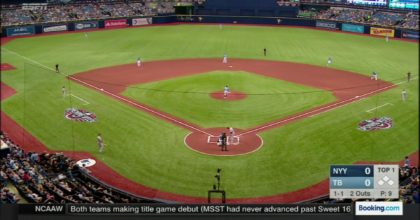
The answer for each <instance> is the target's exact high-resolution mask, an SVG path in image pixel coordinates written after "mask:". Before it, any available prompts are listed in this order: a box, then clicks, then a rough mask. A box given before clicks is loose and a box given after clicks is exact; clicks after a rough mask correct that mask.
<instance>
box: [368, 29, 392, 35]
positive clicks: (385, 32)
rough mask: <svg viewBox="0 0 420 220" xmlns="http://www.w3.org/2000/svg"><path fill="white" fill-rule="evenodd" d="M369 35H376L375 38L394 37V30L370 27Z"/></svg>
mask: <svg viewBox="0 0 420 220" xmlns="http://www.w3.org/2000/svg"><path fill="white" fill-rule="evenodd" d="M370 34H371V35H376V36H384V37H386V36H388V37H394V35H395V31H394V29H389V28H377V27H370Z"/></svg>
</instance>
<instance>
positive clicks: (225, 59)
mask: <svg viewBox="0 0 420 220" xmlns="http://www.w3.org/2000/svg"><path fill="white" fill-rule="evenodd" d="M227 62H228V61H227V55H226V54H225V55H224V56H223V63H227Z"/></svg>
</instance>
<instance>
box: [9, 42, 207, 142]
mask: <svg viewBox="0 0 420 220" xmlns="http://www.w3.org/2000/svg"><path fill="white" fill-rule="evenodd" d="M2 49H4V50H6V51H8V52H10V53H12V54H15V55H16V56H19V57H21V58H23V59H25V60H28V61H30V62H32V63H34V64H38V65H39V66H42V67H45V68H47V69H49V70H52V71H55V70H54V69H52V68H50V67H48V66H45V65H44V64H41V63H39V62H37V61H35V60H33V59H30V58H28V57H25V56H23V55H20V54H18V53H16V52H13V51H11V50H9V49H6V48H2ZM60 74H63V73H60ZM63 75H64V76H66V75H65V74H63ZM67 77H68V78H70V79H72V80H74V81H78V82H80V83H82V84H85V85H87V86H89V87H91V88H94V89H96V90H99V91H101V92H103V93H106V94H108V95H110V96H112V97H115V98H117V99H119V100H122V101H125V102H128V103H130V104H132V105H134V106H136V107H139V108H142V109H144V110H146V111H148V112H151V113H153V114H156V115H159V116H160V117H162V118H166V119H168V120H170V121H172V122H175V123H177V124H180V125H183V126H184V127H188V128H190V129H192V130H195V131H198V132H200V133H203V134H207V135H209V136H210V135H212V134H210V133H208V132H205V131H202V130H200V129H198V128H196V127H193V126H191V125H189V124H186V123H184V122H182V121H178V120H177V119H175V118H171V117H169V116H167V115H164V114H162V113H160V112H157V111H154V110H152V109H150V108H147V107H145V106H143V105H139V104H138V103H136V102H133V101H130V100H128V99H126V98H123V97H121V96H118V95H115V94H114V93H111V92H108V91H106V90H104V89H102V88H98V87H96V86H94V85H92V84H90V83H87V82H84V81H82V80H80V79H77V78H74V77H73V76H67Z"/></svg>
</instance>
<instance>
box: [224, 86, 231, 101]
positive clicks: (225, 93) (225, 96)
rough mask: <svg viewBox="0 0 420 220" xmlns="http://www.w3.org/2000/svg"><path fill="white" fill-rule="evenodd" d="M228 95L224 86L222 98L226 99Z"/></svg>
mask: <svg viewBox="0 0 420 220" xmlns="http://www.w3.org/2000/svg"><path fill="white" fill-rule="evenodd" d="M229 93H230V89H229V86H228V85H226V86H225V88H223V98H224V99H225V98H227V96H228V94H229Z"/></svg>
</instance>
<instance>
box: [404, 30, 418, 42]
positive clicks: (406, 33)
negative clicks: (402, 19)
mask: <svg viewBox="0 0 420 220" xmlns="http://www.w3.org/2000/svg"><path fill="white" fill-rule="evenodd" d="M401 37H402V38H409V39H415V40H418V39H419V32H418V31H402V33H401Z"/></svg>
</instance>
